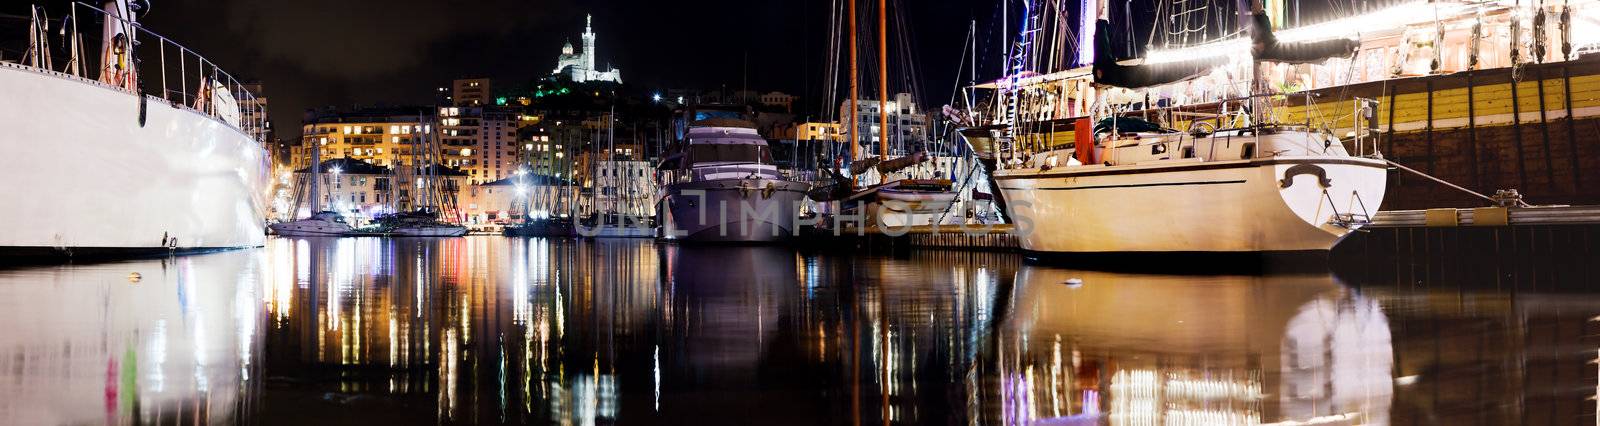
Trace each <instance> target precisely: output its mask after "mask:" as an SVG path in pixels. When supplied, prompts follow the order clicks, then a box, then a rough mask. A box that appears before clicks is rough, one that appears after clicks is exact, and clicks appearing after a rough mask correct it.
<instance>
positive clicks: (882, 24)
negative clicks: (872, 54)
mask: <svg viewBox="0 0 1600 426" xmlns="http://www.w3.org/2000/svg"><path fill="white" fill-rule="evenodd" d="M847 7H849V9H850V15H849V16H850V18H849V20H850V25H851V27H850V28H851V30H850V47H849V48H850V102H849V105H850V108H849V113H848V118H847V119H846V121H845V122H846V123H847V124H846V125H847V127H848V129H847V130H848V132H849V135H850V136H849V139H848V140H849V144H850V147H851V150H852V155H851V159H852V161H853V162H852V164H851V165H850V171H851V175H852V176H854V178H853V179H850V180H849V181H844V180H842V179H841V180H836V182H835V183H834V184H833V185H829V186H831V188H829V189H826V190H822V191H814V192H813V193H812V196H813V199H815V200H818V201H837V202H838V203H839V204H838V210H839V213H842V214H845V215H849V216H857V217H862V218H864V220H865V223H866V224H867V225H868V226H887V227H903V226H909V225H933V224H937V222H940V221H942V220H943V219H944V218H945V217H946V216H948V215H947V213H948V212H949V210H950V209H951V208H952V207H953V206H954V202H955V200H956V196H957V193H956V192H955V191H953V190H952V189H953V185H952V182H951V181H950V180H949V179H942V178H933V179H914V178H910V177H908V176H898V177H896V176H894V175H893V174H895V173H898V172H901V171H903V170H905V169H907V168H910V167H913V166H917V165H919V164H922V163H924V162H926V161H927V160H928V155H927V153H926V152H924V151H920V150H919V151H917V152H913V153H911V154H908V155H903V156H900V157H894V158H891V157H890V150H889V143H890V140H891V139H892V138H891V137H890V129H891V127H890V125H889V115H890V111H891V109H890V106H889V99H890V96H889V74H888V63H889V54H888V33H887V31H888V23H887V22H888V19H887V16H888V15H887V14H888V8H887V5H886V2H883V1H880V2H878V17H879V19H878V83H879V84H878V89H879V94H880V95H881V98H880V99H879V101H878V102H879V105H878V108H877V112H878V118H879V123H878V125H877V126H874V127H876V129H878V130H876V131H877V132H878V134H879V136H877V137H876V139H877V140H878V156H877V157H875V158H873V157H863V156H862V155H861V152H860V141H861V140H862V138H861V137H860V136H859V133H860V126H859V124H858V121H859V119H860V116H859V114H858V113H857V98H858V91H857V87H856V81H855V80H856V52H855V50H856V34H855V3H854V2H853V1H852V2H850V4H849V6H847ZM893 129H899V127H898V126H896V127H893ZM895 136H896V137H900V136H901V135H900V132H899V131H895ZM872 169H876V171H877V173H876V175H877V176H878V179H877V180H878V182H877V183H876V184H872V185H868V186H866V187H864V188H860V187H858V183H859V182H860V181H862V180H863V179H864V177H867V176H870V175H869V174H868V172H869V171H870V170H872ZM835 175H839V174H838V173H835ZM846 193H848V194H849V195H844V194H846ZM840 196H842V197H843V198H842V199H839V198H838V197H840Z"/></svg>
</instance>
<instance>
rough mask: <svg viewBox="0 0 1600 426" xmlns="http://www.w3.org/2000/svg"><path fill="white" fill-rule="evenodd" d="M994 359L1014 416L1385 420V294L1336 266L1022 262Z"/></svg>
mask: <svg viewBox="0 0 1600 426" xmlns="http://www.w3.org/2000/svg"><path fill="white" fill-rule="evenodd" d="M1014 303H1015V305H1014V312H1012V314H1011V316H1010V317H1009V318H1008V319H1007V320H1006V321H1004V323H1003V324H1002V325H1001V326H1000V327H999V333H998V334H999V337H998V338H997V342H996V345H997V347H995V348H994V349H995V351H996V354H995V358H996V359H995V360H993V361H992V363H993V365H994V366H995V367H996V369H997V370H998V373H999V374H1000V376H1001V383H1002V388H1001V390H1000V396H1001V400H1002V401H1004V407H1003V411H1002V413H1001V414H1000V415H1001V418H1002V419H1003V420H1004V421H1005V423H1029V422H1032V421H1035V420H1040V419H1048V418H1063V419H1073V418H1077V419H1084V420H1090V419H1093V420H1103V421H1107V422H1109V423H1111V424H1259V423H1270V422H1288V421H1292V422H1311V423H1331V424H1384V423H1387V422H1388V419H1389V411H1390V406H1391V401H1392V399H1393V392H1394V389H1393V377H1394V376H1393V360H1394V356H1393V344H1392V342H1391V336H1390V332H1389V323H1388V320H1387V318H1386V317H1385V316H1384V313H1383V310H1382V309H1381V308H1380V307H1379V304H1378V303H1377V302H1376V301H1374V300H1372V299H1370V298H1367V297H1364V296H1362V295H1361V294H1359V293H1357V292H1354V291H1351V290H1349V289H1347V288H1345V287H1343V286H1341V285H1339V284H1338V283H1337V282H1335V280H1334V278H1333V277H1332V276H1329V275H1293V276H1271V277H1247V276H1202V277H1192V276H1157V275H1131V274H1110V273H1097V272H1082V271H1070V270H1063V269H1051V268H1043V267H1032V266H1029V267H1025V268H1023V269H1022V271H1021V273H1020V274H1019V282H1018V284H1017V293H1016V297H1015V299H1014Z"/></svg>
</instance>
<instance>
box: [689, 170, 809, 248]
mask: <svg viewBox="0 0 1600 426" xmlns="http://www.w3.org/2000/svg"><path fill="white" fill-rule="evenodd" d="M741 185H744V186H743V187H741ZM769 187H770V188H771V190H765V189H764V188H769ZM808 187H809V185H807V184H805V183H801V182H791V181H785V180H774V179H719V180H711V181H697V182H689V183H682V184H675V185H671V186H669V187H668V188H667V189H666V191H665V193H666V196H665V197H663V198H662V204H663V205H664V206H665V207H664V208H663V209H662V210H663V211H664V212H665V213H666V214H664V215H663V216H664V217H663V219H664V221H665V223H664V226H663V233H664V235H663V236H664V237H665V238H667V239H672V240H680V241H692V242H722V243H768V242H778V241H785V240H788V239H791V238H793V237H794V235H795V234H796V231H795V216H797V215H798V214H799V212H800V204H801V203H802V202H803V200H804V199H805V196H806V192H805V191H806V189H808ZM744 188H758V189H744ZM684 191H701V192H702V193H703V194H704V195H700V194H685V193H684Z"/></svg>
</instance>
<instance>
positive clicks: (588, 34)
mask: <svg viewBox="0 0 1600 426" xmlns="http://www.w3.org/2000/svg"><path fill="white" fill-rule="evenodd" d="M593 21H594V17H593V16H589V15H585V16H584V18H583V51H582V52H581V53H580V52H576V51H574V50H573V49H572V42H571V41H568V42H567V44H566V45H565V46H562V47H561V58H560V59H558V60H557V61H556V69H555V71H551V72H550V73H551V74H554V75H565V76H567V77H569V78H571V79H572V81H574V82H578V83H582V82H586V81H609V82H612V83H618V84H621V83H622V70H619V69H616V68H611V69H610V70H608V71H600V70H599V69H596V68H595V66H594V27H593Z"/></svg>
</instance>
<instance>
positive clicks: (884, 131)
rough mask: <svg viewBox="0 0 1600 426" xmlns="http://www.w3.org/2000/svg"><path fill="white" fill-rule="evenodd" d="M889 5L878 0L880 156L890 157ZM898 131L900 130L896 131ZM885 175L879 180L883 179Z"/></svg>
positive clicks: (883, 157) (882, 0)
mask: <svg viewBox="0 0 1600 426" xmlns="http://www.w3.org/2000/svg"><path fill="white" fill-rule="evenodd" d="M888 11H889V6H888V0H878V93H879V94H881V95H882V96H883V98H882V99H879V100H878V158H882V159H887V158H889V16H888ZM896 133H898V132H896ZM883 178H884V177H883V176H880V177H879V180H880V181H881V180H883Z"/></svg>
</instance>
